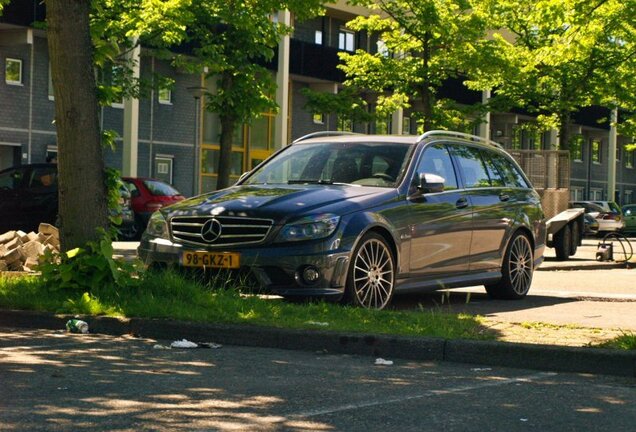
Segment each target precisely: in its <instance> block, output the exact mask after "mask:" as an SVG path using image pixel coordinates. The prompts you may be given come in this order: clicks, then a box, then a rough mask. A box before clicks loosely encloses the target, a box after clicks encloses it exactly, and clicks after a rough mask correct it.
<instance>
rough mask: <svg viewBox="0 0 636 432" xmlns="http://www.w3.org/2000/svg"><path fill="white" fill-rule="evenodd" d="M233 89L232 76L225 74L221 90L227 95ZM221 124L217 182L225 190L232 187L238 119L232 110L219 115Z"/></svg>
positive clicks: (217, 186)
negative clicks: (233, 147) (235, 132)
mask: <svg viewBox="0 0 636 432" xmlns="http://www.w3.org/2000/svg"><path fill="white" fill-rule="evenodd" d="M231 87H232V76H231V75H229V74H223V76H222V77H221V88H222V89H223V92H224V93H225V94H227V93H230V89H231ZM219 120H220V122H221V137H220V141H221V143H220V144H221V148H220V151H219V169H218V171H217V173H218V178H217V181H216V188H217V189H225V188H226V187H228V186H230V171H231V167H232V139H233V136H234V128H235V127H236V119H235V117H234V115H232V113H231V110H229V109H228V110H223V111H222V112H220V113H219Z"/></svg>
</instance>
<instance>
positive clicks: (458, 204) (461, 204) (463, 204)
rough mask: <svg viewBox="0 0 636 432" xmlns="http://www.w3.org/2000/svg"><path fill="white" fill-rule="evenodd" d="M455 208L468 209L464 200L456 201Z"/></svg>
mask: <svg viewBox="0 0 636 432" xmlns="http://www.w3.org/2000/svg"><path fill="white" fill-rule="evenodd" d="M455 207H457V208H458V209H463V208H466V207H468V200H467V199H466V198H460V199H458V200H457V202H456V203H455Z"/></svg>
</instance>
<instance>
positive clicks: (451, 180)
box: [415, 144, 457, 191]
mask: <svg viewBox="0 0 636 432" xmlns="http://www.w3.org/2000/svg"><path fill="white" fill-rule="evenodd" d="M424 173H426V174H435V175H438V176H440V177H442V178H443V179H444V190H445V191H446V190H453V189H457V177H456V175H455V169H454V168H453V162H452V161H451V156H450V153H449V152H448V148H447V147H446V146H445V145H443V144H435V145H432V146H430V147H428V148H427V149H426V150H425V151H424V154H423V155H422V157H421V158H420V161H419V163H418V165H417V170H416V173H415V175H416V179H415V181H416V182H417V181H418V177H419V175H420V174H424Z"/></svg>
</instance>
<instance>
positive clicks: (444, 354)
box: [0, 310, 636, 377]
mask: <svg viewBox="0 0 636 432" xmlns="http://www.w3.org/2000/svg"><path fill="white" fill-rule="evenodd" d="M73 317H74V316H73V315H55V314H52V313H48V312H33V311H19V310H0V327H13V328H39V329H51V330H58V329H64V328H65V324H66V321H67V320H68V319H70V318H73ZM85 319H86V320H87V321H88V323H89V326H90V331H91V333H97V334H108V335H114V336H120V335H123V334H132V335H134V336H137V337H145V338H151V339H167V340H177V339H182V338H186V339H188V340H194V341H199V342H216V343H221V344H225V345H243V346H251V347H262V348H279V349H289V350H301V351H313V352H317V351H323V352H329V353H338V354H355V355H369V356H374V357H384V358H401V359H405V360H419V361H449V362H456V363H473V364H482V365H492V366H502V367H514V368H525V369H536V370H542V371H555V372H574V373H591V374H602V375H617V376H625V377H636V351H618V350H610V349H597V348H576V347H559V346H552V345H534V344H522V343H510V342H496V341H474V340H461V339H457V340H444V339H440V338H432V337H421V338H419V337H402V336H390V335H365V334H343V333H336V332H329V331H323V330H312V331H307V330H291V329H279V328H272V327H255V326H248V325H244V326H241V325H223V324H202V323H192V322H184V321H174V320H164V319H145V318H130V319H118V318H110V317H95V316H90V317H86V318H85Z"/></svg>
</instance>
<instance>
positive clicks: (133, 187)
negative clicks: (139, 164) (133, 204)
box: [124, 180, 139, 197]
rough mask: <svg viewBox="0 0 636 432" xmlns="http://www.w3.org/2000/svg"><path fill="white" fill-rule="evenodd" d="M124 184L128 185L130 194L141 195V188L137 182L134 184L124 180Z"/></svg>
mask: <svg viewBox="0 0 636 432" xmlns="http://www.w3.org/2000/svg"><path fill="white" fill-rule="evenodd" d="M124 184H125V185H126V187H127V188H128V190H129V191H130V195H131V196H133V197H138V196H139V189H138V188H137V185H136V184H134V183H133V182H129V181H125V180H124Z"/></svg>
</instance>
